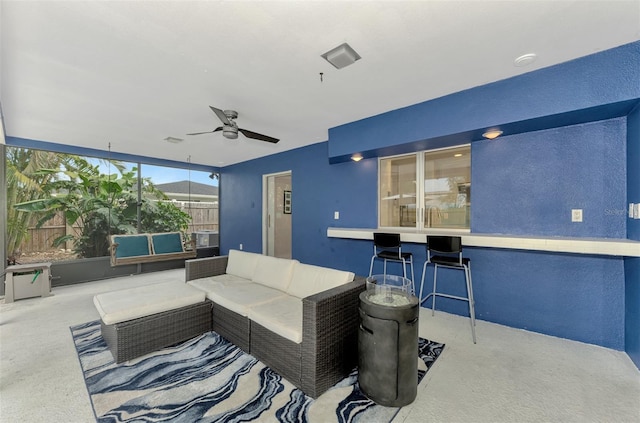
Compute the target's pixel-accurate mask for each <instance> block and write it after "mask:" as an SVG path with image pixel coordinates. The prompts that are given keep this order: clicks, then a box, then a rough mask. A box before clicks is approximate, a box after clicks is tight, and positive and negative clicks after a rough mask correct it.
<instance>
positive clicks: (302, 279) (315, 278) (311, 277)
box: [287, 263, 355, 298]
mask: <svg viewBox="0 0 640 423" xmlns="http://www.w3.org/2000/svg"><path fill="white" fill-rule="evenodd" d="M354 277H355V274H354V273H352V272H345V271H343V270H336V269H330V268H328V267H320V266H312V265H310V264H303V263H298V264H296V266H295V267H294V268H293V277H292V278H291V283H290V284H289V287H288V289H287V293H288V294H290V295H293V296H295V297H298V298H305V297H308V296H310V295H314V294H317V293H318V292H322V291H326V290H327V289H331V288H335V287H336V286H340V285H344V284H346V283H349V282H351V281H353V278H354Z"/></svg>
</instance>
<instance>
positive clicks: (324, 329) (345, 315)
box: [301, 276, 365, 398]
mask: <svg viewBox="0 0 640 423" xmlns="http://www.w3.org/2000/svg"><path fill="white" fill-rule="evenodd" d="M364 289H365V278H364V277H360V276H356V278H355V280H354V281H353V282H350V283H348V284H345V285H341V286H338V287H336V288H333V289H329V290H327V291H323V292H320V293H318V294H315V295H312V296H309V297H306V298H303V300H302V372H301V379H302V380H301V384H302V390H303V391H304V392H306V393H307V394H308V395H311V396H312V397H314V398H317V397H318V396H319V395H321V394H322V393H323V392H325V391H326V390H327V389H329V388H330V387H331V386H333V385H334V384H335V383H336V382H338V381H339V380H340V379H342V378H343V377H344V376H346V375H348V374H349V372H350V371H351V370H352V369H353V367H354V366H355V365H356V364H357V361H358V324H359V315H358V306H359V300H358V297H359V295H360V293H361V292H362V291H364Z"/></svg>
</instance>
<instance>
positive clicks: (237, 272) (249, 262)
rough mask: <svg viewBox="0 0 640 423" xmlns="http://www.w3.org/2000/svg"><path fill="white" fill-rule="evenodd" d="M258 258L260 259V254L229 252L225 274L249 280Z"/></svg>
mask: <svg viewBox="0 0 640 423" xmlns="http://www.w3.org/2000/svg"><path fill="white" fill-rule="evenodd" d="M260 257H262V255H261V254H256V253H247V252H246V251H239V250H229V260H228V261H227V272H226V273H227V274H229V275H234V276H238V277H241V278H244V279H249V280H251V278H253V274H254V272H255V270H256V265H257V264H258V259H259V258H260Z"/></svg>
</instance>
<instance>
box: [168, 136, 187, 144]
mask: <svg viewBox="0 0 640 423" xmlns="http://www.w3.org/2000/svg"><path fill="white" fill-rule="evenodd" d="M164 140H165V141H166V142H170V143H172V144H179V143H181V142H182V141H184V139H182V138H176V137H167V138H165V139H164Z"/></svg>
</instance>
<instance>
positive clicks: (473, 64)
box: [0, 0, 640, 166]
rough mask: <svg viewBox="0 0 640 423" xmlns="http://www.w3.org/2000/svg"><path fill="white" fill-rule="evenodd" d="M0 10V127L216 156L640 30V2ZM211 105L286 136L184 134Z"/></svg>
mask: <svg viewBox="0 0 640 423" xmlns="http://www.w3.org/2000/svg"><path fill="white" fill-rule="evenodd" d="M0 19H1V20H0V22H1V25H2V27H1V33H0V34H1V37H2V39H1V43H2V44H1V47H2V56H1V60H2V63H1V72H2V73H1V75H0V76H1V85H0V90H1V91H0V100H1V105H2V111H3V114H4V129H5V132H6V135H7V136H13V137H20V138H27V139H35V140H42V141H48V142H54V143H61V144H70V145H76V146H82V147H88V148H95V149H99V150H105V151H106V150H107V149H108V145H109V143H111V149H112V151H115V152H121V153H128V154H135V155H141V156H148V157H154V158H161V159H169V160H178V161H183V162H186V161H187V160H188V158H189V156H191V161H192V162H193V163H198V164H204V165H211V166H226V165H229V164H233V163H237V162H241V161H244V160H248V159H252V158H256V157H261V156H265V155H269V154H273V153H276V152H281V151H285V150H290V149H293V148H297V147H301V146H304V145H308V144H313V143H317V142H321V141H326V140H327V138H328V135H327V130H328V129H329V128H331V127H335V126H338V125H342V124H345V123H348V122H352V121H355V120H358V119H362V118H365V117H369V116H372V115H376V114H379V113H384V112H386V111H389V110H393V109H397V108H400V107H404V106H409V105H412V104H415V103H419V102H422V101H426V100H429V99H433V98H437V97H440V96H443V95H446V94H450V93H453V92H457V91H460V90H464V89H467V88H471V87H474V86H478V85H483V84H486V83H489V82H493V81H497V80H501V79H504V78H508V77H511V76H514V75H518V74H520V73H524V72H530V71H533V70H536V69H540V68H542V67H547V66H550V65H553V64H557V63H561V62H564V61H567V60H571V59H574V58H577V57H580V56H585V55H588V54H591V53H594V52H597V51H601V50H606V49H609V48H612V47H616V46H619V45H622V44H626V43H629V42H632V41H636V40H640V0H631V1H616V0H601V1H586V0H580V1H574V0H551V1H542V0H512V1H489V0H476V1H472V0H467V1H444V0H442V1H434V0H429V1H427V0H423V1H412V2H405V1H386V2H384V1H383V2H373V1H371V2H365V1H357V2H356V1H353V2H351V1H339V2H330V1H313V2H311V1H296V2H294V1H263V2H244V1H243V2H240V1H193V2H192V1H162V2H161V1H118V2H115V1H108V2H102V1H62V2H61V1H56V2H51V1H7V0H2V1H1V3H0ZM344 42H348V43H349V44H350V45H351V46H352V47H353V48H354V49H355V50H356V51H357V52H358V53H359V54H360V55H361V56H362V59H361V60H359V61H358V62H356V63H355V64H353V65H351V66H349V67H346V68H344V69H341V70H337V69H335V68H333V67H332V66H331V65H330V64H329V63H327V62H326V61H325V60H324V59H323V58H322V57H321V55H322V54H323V53H325V52H327V51H328V50H330V49H331V48H333V47H336V46H338V45H339V44H342V43H344ZM525 53H536V54H537V55H538V59H537V60H536V61H535V62H534V63H533V64H532V65H530V66H527V67H516V66H514V65H513V61H514V59H515V58H516V57H518V56H520V55H522V54H525ZM320 72H322V73H324V77H323V79H324V81H323V82H321V81H320ZM487 101H490V99H487ZM209 105H212V106H214V107H217V108H220V109H234V110H237V111H238V113H239V117H238V119H237V122H238V124H239V126H240V127H241V128H245V129H249V130H252V131H255V132H259V133H262V134H266V135H270V136H273V137H276V138H280V139H281V141H280V143H278V144H275V145H274V144H269V143H266V142H261V141H256V140H251V139H247V138H245V137H243V136H242V135H240V136H239V138H238V139H237V140H229V139H225V138H224V137H223V136H222V134H221V133H220V132H216V133H214V134H206V135H199V136H189V137H188V136H186V135H185V134H187V133H190V132H200V131H208V130H213V129H214V128H216V127H218V126H220V121H219V120H218V118H217V117H216V116H215V115H214V114H213V113H212V112H211V110H210V109H209V107H208V106H209ZM400 124H401V123H400ZM169 136H172V137H178V138H184V142H182V143H180V144H170V143H167V142H166V141H163V139H164V138H166V137H169Z"/></svg>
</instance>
